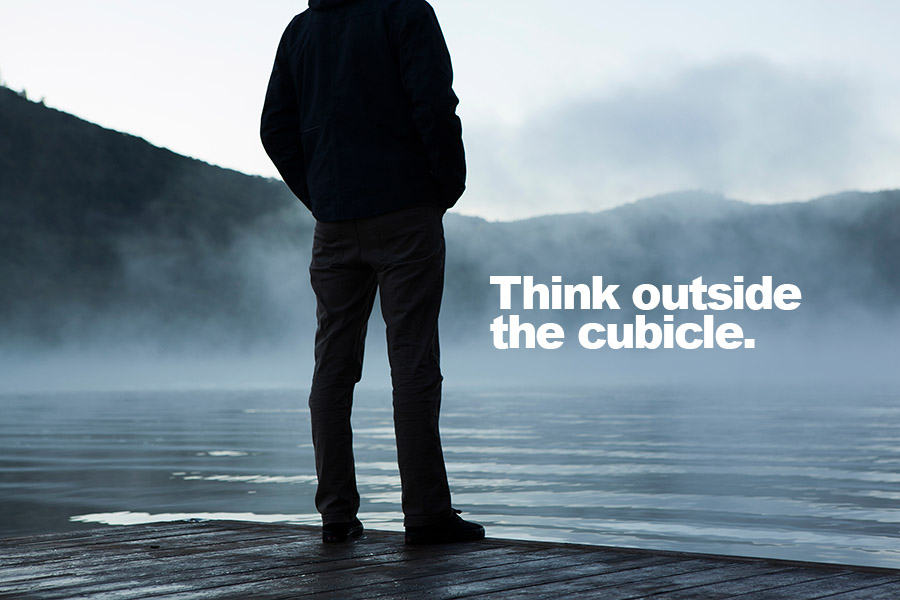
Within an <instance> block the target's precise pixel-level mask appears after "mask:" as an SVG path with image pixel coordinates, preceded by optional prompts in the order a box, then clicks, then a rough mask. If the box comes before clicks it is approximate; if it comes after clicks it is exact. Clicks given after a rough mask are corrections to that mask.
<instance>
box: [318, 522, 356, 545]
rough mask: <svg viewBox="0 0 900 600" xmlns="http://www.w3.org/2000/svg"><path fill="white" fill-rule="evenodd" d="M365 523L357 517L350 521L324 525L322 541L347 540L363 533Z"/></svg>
mask: <svg viewBox="0 0 900 600" xmlns="http://www.w3.org/2000/svg"><path fill="white" fill-rule="evenodd" d="M362 532H363V524H362V523H360V522H359V519H357V518H355V517H354V519H353V520H352V521H349V522H343V523H328V524H326V525H322V541H323V542H326V543H329V544H331V543H336V542H346V541H347V540H349V539H350V538H357V537H359V536H361V535H362Z"/></svg>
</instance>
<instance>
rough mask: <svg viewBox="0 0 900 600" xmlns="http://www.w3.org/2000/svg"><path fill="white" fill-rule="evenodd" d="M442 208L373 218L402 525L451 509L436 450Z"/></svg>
mask: <svg viewBox="0 0 900 600" xmlns="http://www.w3.org/2000/svg"><path fill="white" fill-rule="evenodd" d="M442 216H443V211H442V210H440V209H439V208H436V207H417V208H414V209H407V210H404V211H399V212H397V213H392V214H390V215H386V216H384V217H383V218H382V219H379V220H378V221H377V225H378V227H377V234H378V235H379V237H380V244H379V249H380V257H379V260H378V265H377V276H378V285H379V287H380V294H381V310H382V315H383V317H384V321H385V324H386V326H387V343H388V357H389V359H390V365H391V381H392V384H393V404H394V431H395V434H396V439H397V459H398V464H399V467H400V480H401V487H402V503H403V513H404V525H406V526H416V525H428V524H431V523H434V522H437V521H441V520H443V519H446V518H447V517H448V516H449V515H450V514H451V508H450V489H449V486H448V483H447V472H446V469H445V466H444V456H443V452H442V450H441V439H440V433H439V430H438V418H439V414H440V406H441V382H442V380H443V378H442V376H441V369H440V348H439V342H438V316H439V314H440V308H441V296H442V294H443V289H444V256H445V248H444V232H443V225H442V222H441V220H442Z"/></svg>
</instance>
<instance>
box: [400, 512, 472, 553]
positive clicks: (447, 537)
mask: <svg viewBox="0 0 900 600" xmlns="http://www.w3.org/2000/svg"><path fill="white" fill-rule="evenodd" d="M459 512H460V511H458V510H456V509H455V508H454V509H453V513H454V514H453V516H451V517H449V518H447V519H445V520H443V521H441V522H439V523H434V524H432V525H420V526H417V527H407V528H406V543H407V544H452V543H454V542H474V541H477V540H483V539H484V527H482V526H481V525H479V524H478V523H472V522H471V521H464V520H463V519H462V518H460V516H459V514H458V513H459Z"/></svg>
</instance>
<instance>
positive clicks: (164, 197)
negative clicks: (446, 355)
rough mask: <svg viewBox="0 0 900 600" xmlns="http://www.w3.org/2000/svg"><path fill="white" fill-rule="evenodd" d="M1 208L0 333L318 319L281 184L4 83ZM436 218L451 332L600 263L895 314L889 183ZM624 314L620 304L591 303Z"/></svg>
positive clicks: (301, 220) (270, 328)
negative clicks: (788, 287) (513, 283)
mask: <svg viewBox="0 0 900 600" xmlns="http://www.w3.org/2000/svg"><path fill="white" fill-rule="evenodd" d="M465 202H466V199H465V198H463V200H462V205H463V206H464V205H465ZM0 216H2V218H0V250H2V254H0V328H2V332H3V340H2V342H0V343H7V344H12V343H16V344H22V343H25V344H30V345H37V346H48V345H56V344H61V343H65V342H71V341H72V340H90V339H102V340H104V341H109V340H119V341H123V342H127V341H128V340H131V339H137V338H140V339H142V340H150V341H152V342H153V343H154V344H157V345H159V346H160V347H162V348H172V347H180V346H185V345H191V344H195V343H204V344H214V345H216V346H222V345H234V344H237V345H254V344H278V343H281V342H283V341H285V340H286V339H289V338H291V337H295V336H297V335H307V336H308V335H311V332H312V331H313V327H314V322H313V315H314V299H313V298H312V295H311V292H310V290H309V286H308V283H307V273H306V267H307V265H308V262H309V247H310V244H311V232H312V227H313V221H312V219H311V217H310V216H309V214H308V213H307V211H306V209H305V208H304V207H303V206H302V205H301V204H300V203H299V202H298V201H297V200H296V199H294V198H293V197H292V196H291V195H290V193H289V192H288V190H287V188H286V187H285V186H284V185H283V184H282V183H281V182H278V181H275V180H270V179H264V178H260V177H251V176H247V175H243V174H241V173H237V172H235V171H230V170H226V169H221V168H218V167H215V166H212V165H209V164H206V163H203V162H201V161H198V160H194V159H190V158H187V157H184V156H179V155H177V154H175V153H172V152H170V151H168V150H165V149H162V148H157V147H154V146H152V145H150V144H148V143H147V142H145V141H144V140H141V139H139V138H136V137H133V136H130V135H126V134H123V133H119V132H116V131H111V130H108V129H104V128H101V127H99V126H97V125H93V124H91V123H87V122H85V121H83V120H81V119H78V118H77V117H74V116H72V115H68V114H65V113H63V112H59V111H56V110H52V109H49V108H47V107H45V106H43V105H42V104H39V103H34V102H30V101H28V100H26V99H24V98H22V97H20V96H19V95H18V94H16V93H15V92H13V91H11V90H8V89H0ZM445 227H446V231H447V238H448V263H447V285H446V290H447V291H446V295H445V304H444V313H443V320H444V322H445V330H446V331H447V334H446V335H444V337H445V339H449V340H453V339H454V338H455V339H466V338H469V339H471V338H472V337H473V336H475V337H480V338H483V337H485V336H486V332H487V324H488V323H489V322H490V319H491V318H493V316H496V315H497V314H499V313H500V311H499V309H498V291H497V289H496V288H495V287H494V286H491V285H490V284H489V278H490V276H491V275H533V276H535V278H536V281H538V282H543V283H549V282H550V277H551V276H554V275H559V276H562V277H563V281H564V282H565V283H581V282H590V278H591V276H592V275H603V276H604V279H605V280H606V281H608V282H614V283H617V284H620V285H621V287H622V289H623V290H628V289H630V288H633V287H634V286H636V285H638V284H640V283H653V284H666V283H671V284H678V283H685V284H686V283H689V282H690V281H691V280H692V279H694V278H695V277H699V276H702V277H704V280H705V281H706V282H709V283H712V282H729V283H730V282H732V279H733V276H735V275H743V276H744V277H745V280H746V281H747V282H748V283H749V282H752V281H753V280H754V279H755V280H757V281H758V280H759V278H760V277H762V276H763V275H771V276H773V277H774V278H775V280H776V283H786V282H789V283H794V284H797V285H798V286H800V288H801V289H802V291H803V294H804V302H803V306H802V310H800V311H797V312H798V313H802V315H803V319H804V320H805V321H807V322H808V321H821V322H826V323H827V322H828V321H829V320H834V319H842V318H844V317H845V316H846V315H847V314H849V313H851V312H852V313H854V314H857V313H858V314H864V315H868V316H870V317H871V318H872V319H874V320H876V321H877V320H878V319H886V318H894V317H896V316H897V312H898V301H897V300H898V298H900V191H884V192H878V193H859V192H848V193H843V194H838V195H834V196H829V197H825V198H820V199H816V200H813V201H808V202H796V203H787V204H777V205H759V204H747V203H743V202H738V201H734V200H729V199H727V198H723V197H720V196H716V195H712V194H708V193H703V192H681V193H675V194H668V195H664V196H660V197H655V198H648V199H644V200H640V201H637V202H635V203H633V204H629V205H625V206H620V207H618V208H615V209H612V210H608V211H604V212H601V213H591V214H576V215H558V216H547V217H538V218H533V219H528V220H525V221H515V222H501V223H493V222H487V221H484V220H483V219H478V218H473V217H464V216H460V215H457V214H452V213H451V214H448V215H447V218H446V220H445ZM633 312H634V310H633V309H630V310H629V309H628V307H624V306H623V310H622V311H621V312H620V313H617V314H612V315H610V314H607V315H604V317H603V318H604V319H607V320H610V322H611V321H622V320H626V319H628V318H629V316H630V315H631V314H633ZM586 318H590V319H596V318H599V317H597V316H596V315H592V314H591V315H584V314H580V311H567V312H564V313H559V314H556V313H554V314H549V313H547V314H543V315H541V316H540V318H539V320H543V321H547V320H551V319H556V320H559V321H560V322H569V321H576V320H581V321H584V320H585V319H586ZM784 318H786V316H785V315H780V316H778V318H777V319H776V322H781V321H778V319H782V320H783V319H784ZM791 318H792V319H794V318H798V317H794V316H791ZM447 325H450V326H449V327H447Z"/></svg>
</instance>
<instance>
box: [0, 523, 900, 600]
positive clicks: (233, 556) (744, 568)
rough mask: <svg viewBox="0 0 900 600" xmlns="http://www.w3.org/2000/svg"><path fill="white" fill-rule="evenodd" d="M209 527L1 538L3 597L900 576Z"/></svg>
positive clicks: (341, 593)
mask: <svg viewBox="0 0 900 600" xmlns="http://www.w3.org/2000/svg"><path fill="white" fill-rule="evenodd" d="M319 536H320V532H319V529H318V528H315V527H309V526H299V525H290V524H259V523H246V522H225V521H204V522H177V523H163V524H150V525H132V526H124V527H106V528H99V529H96V530H83V531H78V532H72V533H65V534H60V535H41V536H35V537H31V538H16V539H8V540H0V598H3V599H6V598H26V599H28V598H34V599H36V600H62V599H66V598H73V597H79V598H102V599H104V600H139V599H144V598H165V599H167V600H180V599H185V600H187V599H190V600H205V599H215V600H220V599H225V598H260V599H265V600H269V599H273V600H274V599H276V598H298V597H301V598H302V597H304V596H306V597H315V598H324V599H327V598H341V599H348V600H362V599H388V598H389V599H392V600H393V599H398V600H399V599H407V598H408V599H413V598H415V599H420V598H428V599H449V598H523V599H529V598H557V597H561V596H563V597H566V598H570V597H571V598H581V597H584V598H590V597H597V593H598V592H602V597H603V598H604V599H605V600H617V599H618V600H629V599H632V600H633V599H637V598H665V599H666V600H678V599H691V600H694V599H717V598H723V599H724V598H742V599H744V600H754V599H762V598H765V599H766V600H771V599H777V598H790V599H791V600H812V599H814V598H816V599H819V598H830V599H832V600H863V599H865V600H869V599H870V598H871V599H873V600H876V599H882V598H884V599H887V598H890V599H891V600H897V599H898V598H900V570H897V569H875V568H864V567H850V566H844V565H822V564H814V563H798V562H793V561H774V560H764V559H748V558H738V557H722V556H709V555H700V554H688V553H678V552H664V551H660V552H653V551H648V550H634V549H623V548H611V547H600V546H584V545H572V544H555V543H549V542H527V541H512V540H493V539H488V540H484V541H482V542H474V543H468V544H451V545H442V546H425V547H416V546H412V547H410V546H405V545H404V544H403V538H402V535H400V534H398V533H390V532H380V531H367V532H366V535H365V536H364V537H363V538H362V539H359V540H356V541H353V542H350V543H347V544H322V543H321V541H320V538H319Z"/></svg>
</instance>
